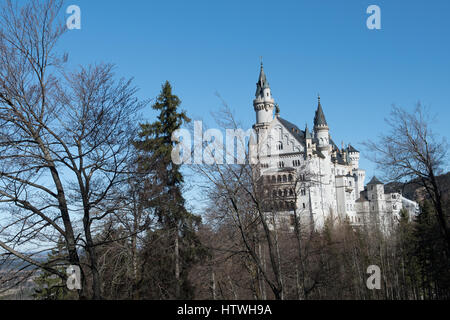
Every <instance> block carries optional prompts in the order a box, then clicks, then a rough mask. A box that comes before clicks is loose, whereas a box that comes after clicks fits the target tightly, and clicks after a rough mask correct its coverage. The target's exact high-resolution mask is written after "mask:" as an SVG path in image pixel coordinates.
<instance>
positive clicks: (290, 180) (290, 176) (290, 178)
mask: <svg viewBox="0 0 450 320" xmlns="http://www.w3.org/2000/svg"><path fill="white" fill-rule="evenodd" d="M289 182H292V174H290V175H289Z"/></svg>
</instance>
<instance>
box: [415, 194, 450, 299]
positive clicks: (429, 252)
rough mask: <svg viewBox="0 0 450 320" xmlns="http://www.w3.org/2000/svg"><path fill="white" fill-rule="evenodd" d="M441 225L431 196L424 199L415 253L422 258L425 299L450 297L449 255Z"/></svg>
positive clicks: (420, 267)
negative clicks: (431, 201) (429, 199)
mask: <svg viewBox="0 0 450 320" xmlns="http://www.w3.org/2000/svg"><path fill="white" fill-rule="evenodd" d="M439 228H440V226H439V224H438V221H437V219H436V215H435V212H434V207H433V206H432V204H431V203H430V202H429V201H428V200H426V201H424V203H423V205H422V207H421V212H420V214H419V215H418V217H417V219H416V227H415V230H414V235H415V246H414V254H415V256H416V257H417V260H418V265H419V269H420V277H421V287H422V298H424V299H448V298H449V296H450V294H449V287H450V269H449V258H448V257H447V255H446V252H447V251H446V243H445V240H444V239H443V238H442V236H441V234H440V229H439Z"/></svg>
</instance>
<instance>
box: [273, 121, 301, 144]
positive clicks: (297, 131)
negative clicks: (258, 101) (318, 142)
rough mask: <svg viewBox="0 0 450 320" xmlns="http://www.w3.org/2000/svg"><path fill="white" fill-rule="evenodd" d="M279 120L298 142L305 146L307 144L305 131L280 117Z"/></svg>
mask: <svg viewBox="0 0 450 320" xmlns="http://www.w3.org/2000/svg"><path fill="white" fill-rule="evenodd" d="M278 120H279V121H280V122H281V124H282V125H283V126H284V127H285V128H286V129H288V130H289V132H290V133H291V134H292V135H293V136H294V137H295V139H297V141H298V142H300V143H302V144H304V142H305V132H304V131H303V130H300V129H299V128H298V127H297V126H296V125H295V124H293V123H291V122H289V121H287V120H285V119H283V118H281V117H278Z"/></svg>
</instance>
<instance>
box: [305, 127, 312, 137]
mask: <svg viewBox="0 0 450 320" xmlns="http://www.w3.org/2000/svg"><path fill="white" fill-rule="evenodd" d="M305 139H312V136H311V132H309V129H308V123H306V128H305Z"/></svg>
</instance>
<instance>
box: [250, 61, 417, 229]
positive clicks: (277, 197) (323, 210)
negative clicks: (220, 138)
mask: <svg viewBox="0 0 450 320" xmlns="http://www.w3.org/2000/svg"><path fill="white" fill-rule="evenodd" d="M256 87H257V90H256V98H255V100H254V101H253V106H254V110H255V112H256V123H255V125H254V126H253V129H254V131H255V135H256V141H255V139H253V140H252V141H250V144H251V146H252V147H251V148H250V157H251V158H253V159H257V161H256V163H257V165H256V166H254V169H253V175H254V179H255V180H256V181H257V185H258V190H259V191H260V192H261V194H262V199H264V200H263V205H262V207H263V210H264V212H265V215H266V216H267V218H268V220H269V221H270V225H271V227H273V226H274V225H278V224H284V225H288V226H290V227H292V226H293V221H294V220H293V216H294V212H295V213H296V214H297V216H298V217H300V220H301V223H302V224H303V225H310V226H312V227H313V228H321V227H323V225H324V222H325V220H326V219H327V217H330V215H331V216H332V217H334V218H337V219H347V220H348V222H349V223H350V224H352V225H354V226H360V225H363V224H364V223H367V222H368V221H376V222H379V223H381V225H382V226H386V227H387V226H389V225H392V224H391V223H390V222H393V221H395V220H396V219H398V218H399V213H400V210H401V209H402V208H403V209H406V210H407V211H408V213H409V216H410V217H412V216H413V215H415V214H416V213H417V212H418V205H417V203H415V202H414V201H411V200H408V199H406V198H405V197H403V196H402V194H401V193H400V192H398V193H386V192H385V190H384V185H383V183H381V182H380V181H379V180H378V179H377V178H376V177H373V178H372V179H371V180H370V182H369V183H368V184H367V185H365V183H364V182H365V178H366V173H365V171H364V170H363V169H361V168H360V167H359V158H360V152H359V151H358V150H356V149H355V148H354V147H353V146H351V145H347V146H344V145H343V144H342V146H341V147H340V148H339V147H338V146H337V145H336V144H335V143H334V141H333V140H332V138H331V135H330V127H329V126H328V123H327V121H326V118H325V113H324V110H323V108H322V105H321V101H320V96H319V98H318V106H317V110H316V113H315V117H314V128H313V130H312V131H310V130H309V129H308V125H306V127H305V129H304V130H301V129H299V128H298V127H297V126H296V125H294V124H293V123H291V122H289V121H287V120H285V119H283V118H282V117H281V116H280V108H279V107H278V105H277V104H275V100H274V98H273V96H272V92H271V89H270V86H269V83H268V81H267V78H266V75H265V72H264V68H263V65H262V64H261V73H260V76H259V80H258V83H257V85H256ZM274 112H275V115H274ZM271 213H272V214H271Z"/></svg>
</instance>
